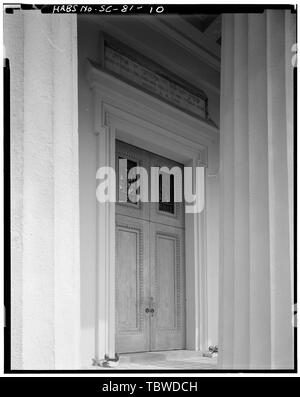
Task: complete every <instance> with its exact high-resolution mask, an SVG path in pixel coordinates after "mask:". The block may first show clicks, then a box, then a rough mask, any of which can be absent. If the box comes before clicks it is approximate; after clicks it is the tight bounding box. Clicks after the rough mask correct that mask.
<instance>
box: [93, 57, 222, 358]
mask: <svg viewBox="0 0 300 397" xmlns="http://www.w3.org/2000/svg"><path fill="white" fill-rule="evenodd" d="M86 67H87V79H88V82H89V85H90V88H91V89H92V91H93V98H94V100H93V101H94V103H93V106H94V133H95V134H96V135H97V136H98V147H97V153H98V167H101V166H111V167H114V165H115V140H116V139H119V140H122V141H125V142H127V143H129V144H132V145H135V146H138V147H141V148H143V149H145V150H148V151H151V152H154V153H157V154H158V155H160V156H164V157H167V158H170V159H172V160H175V161H177V162H180V163H182V164H184V165H187V166H192V167H197V166H205V167H206V174H205V179H206V177H207V173H210V172H211V171H210V170H214V169H217V168H218V164H217V162H218V154H217V150H218V145H217V142H218V139H219V133H218V130H217V128H216V127H214V126H212V125H210V124H209V123H207V122H205V121H203V120H201V119H198V118H196V117H193V116H191V115H189V114H187V113H185V112H183V111H181V110H178V109H177V108H175V107H173V106H171V105H169V104H166V103H164V102H163V101H161V100H159V99H157V98H155V97H153V96H151V95H149V94H147V93H146V92H144V91H143V90H141V89H137V88H135V87H133V86H132V85H130V84H127V83H126V82H124V81H122V80H120V79H118V78H116V77H114V76H113V75H111V74H109V73H107V72H105V71H104V70H103V69H102V68H101V67H100V66H98V65H96V64H94V63H93V62H91V61H87V64H86ZM96 171H97V170H95V175H96ZM212 172H213V171H212ZM95 186H96V183H95ZM96 205H97V233H96V239H97V244H96V245H97V263H96V264H95V265H96V315H95V362H96V363H99V362H100V360H102V359H103V358H104V356H106V357H109V358H115V353H116V352H115V205H114V203H98V202H97V203H96ZM185 241H186V248H185V252H186V258H185V261H186V348H187V349H189V350H197V351H204V350H207V348H208V346H207V285H206V266H207V265H206V209H205V208H204V210H203V211H202V213H200V214H185Z"/></svg>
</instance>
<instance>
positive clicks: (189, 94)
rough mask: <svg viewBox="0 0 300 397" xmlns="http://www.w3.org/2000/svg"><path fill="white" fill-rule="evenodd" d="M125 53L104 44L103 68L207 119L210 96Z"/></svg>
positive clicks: (108, 43) (147, 62)
mask: <svg viewBox="0 0 300 397" xmlns="http://www.w3.org/2000/svg"><path fill="white" fill-rule="evenodd" d="M120 48H121V49H120ZM126 49H127V47H126V46H122V45H120V44H117V45H114V44H112V43H111V41H107V40H105V41H104V62H103V66H104V68H105V69H106V70H108V71H110V72H113V73H115V74H117V75H118V76H119V77H121V78H122V79H124V80H126V81H127V82H130V83H133V84H134V85H136V86H138V87H141V88H142V89H144V90H145V91H148V92H149V93H151V94H154V95H155V96H157V97H159V98H160V99H163V100H164V101H166V102H168V103H170V104H172V105H173V106H174V105H175V106H177V107H178V108H180V109H181V110H184V111H186V112H188V113H192V114H193V115H196V116H197V117H200V118H202V119H207V96H206V95H205V93H204V92H203V91H201V90H199V89H197V88H195V87H191V86H190V85H189V84H188V83H186V82H184V81H183V80H181V79H179V78H178V77H176V76H173V75H172V74H171V73H170V72H168V71H166V70H165V69H163V68H161V67H160V66H159V65H156V64H154V62H152V61H150V60H148V59H146V58H145V57H143V56H141V55H140V54H137V53H135V52H134V51H133V50H131V49H129V50H126Z"/></svg>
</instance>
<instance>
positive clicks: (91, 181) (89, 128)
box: [78, 16, 219, 367]
mask: <svg viewBox="0 0 300 397" xmlns="http://www.w3.org/2000/svg"><path fill="white" fill-rule="evenodd" d="M112 19H114V21H115V22H114V23H115V24H116V26H117V27H118V29H121V30H122V29H123V31H124V29H125V30H126V34H127V35H130V34H131V35H133V36H134V38H135V40H136V39H139V38H140V39H141V40H142V42H143V45H145V44H147V45H149V46H150V47H149V54H144V55H148V56H150V55H151V56H152V59H153V60H154V61H156V62H159V63H161V64H163V66H165V67H167V68H169V69H170V70H171V71H172V72H174V73H177V74H178V72H179V71H180V72H181V74H180V76H181V77H182V78H185V79H186V80H187V81H190V82H191V83H193V84H195V85H197V86H198V87H199V88H202V89H203V90H204V91H205V92H206V94H207V95H208V98H209V99H208V101H209V114H210V116H211V118H212V119H213V120H214V122H215V123H216V124H217V125H218V123H219V93H218V86H219V79H218V73H216V71H215V70H211V69H210V68H209V67H206V66H204V64H201V63H199V60H197V59H196V58H194V57H193V56H191V54H186V53H182V50H181V51H180V50H179V48H178V46H177V47H176V46H175V45H174V43H171V42H168V43H166V42H164V41H163V40H162V39H161V37H160V38H159V37H153V34H151V35H150V31H149V29H148V28H144V30H143V33H141V34H140V35H137V27H138V26H141V25H140V24H138V25H134V24H129V23H128V19H127V23H125V24H124V18H121V20H122V21H123V22H122V23H121V20H120V19H119V20H118V19H117V18H114V17H113V18H111V19H110V20H112ZM101 29H102V30H104V31H105V30H106V29H107V27H104V26H103V27H101V26H100V25H99V24H96V23H94V22H93V21H92V20H91V19H89V18H86V17H83V16H81V17H79V18H78V93H79V164H80V170H79V173H80V241H81V359H82V363H83V366H84V367H87V366H89V365H90V364H91V359H92V358H93V357H94V321H95V262H96V205H95V204H96V203H95V190H96V179H95V173H96V167H97V162H96V147H97V145H96V143H97V138H96V136H95V135H94V131H93V97H92V92H91V90H90V88H89V87H88V83H87V80H86V71H85V63H86V58H90V59H92V60H94V61H98V62H100V54H101V50H100V31H101ZM109 33H110V34H111V33H112V32H111V31H110V32H109ZM116 38H117V39H119V40H122V37H118V36H116ZM127 44H128V45H129V43H127ZM162 54H163V58H162ZM183 63H185V64H183ZM201 67H202V69H201ZM203 79H204V80H205V79H206V84H204V83H203ZM201 82H202V83H203V84H200V83H201ZM209 86H211V88H209ZM217 196H218V177H217V176H214V177H210V178H208V181H207V200H208V206H207V222H208V236H207V241H208V252H207V258H208V273H207V277H208V342H209V343H210V344H217V343H218V340H217V331H218V326H217V316H218V287H217V279H218V233H219V232H218V197H217Z"/></svg>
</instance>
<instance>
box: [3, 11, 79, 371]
mask: <svg viewBox="0 0 300 397" xmlns="http://www.w3.org/2000/svg"><path fill="white" fill-rule="evenodd" d="M76 22H77V20H76V16H71V15H61V16H58V15H54V16H53V15H45V14H42V13H41V12H40V11H33V10H30V11H15V12H14V14H4V44H5V49H6V56H7V57H8V58H9V60H10V67H11V162H12V178H11V181H12V182H11V183H12V222H11V228H12V265H11V269H12V299H11V311H12V324H11V326H12V345H11V352H12V362H11V365H12V369H73V368H79V345H80V339H79V329H80V327H79V320H80V309H79V308H80V306H79V303H80V301H79V298H80V284H79V225H78V222H79V186H78V141H77V138H78V131H77V110H78V104H77V38H76V34H77V31H76Z"/></svg>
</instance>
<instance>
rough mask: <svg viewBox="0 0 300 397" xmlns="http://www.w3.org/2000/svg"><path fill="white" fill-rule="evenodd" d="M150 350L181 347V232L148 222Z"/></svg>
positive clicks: (182, 278) (183, 300) (181, 230)
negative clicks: (150, 308) (151, 307)
mask: <svg viewBox="0 0 300 397" xmlns="http://www.w3.org/2000/svg"><path fill="white" fill-rule="evenodd" d="M150 261H151V263H150V269H151V272H152V274H151V296H152V297H153V307H154V314H153V315H152V316H151V325H150V326H151V350H172V349H184V348H185V281H184V280H185V277H184V275H185V266H184V231H183V229H181V228H174V227H172V226H166V225H161V224H153V223H151V225H150Z"/></svg>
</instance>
